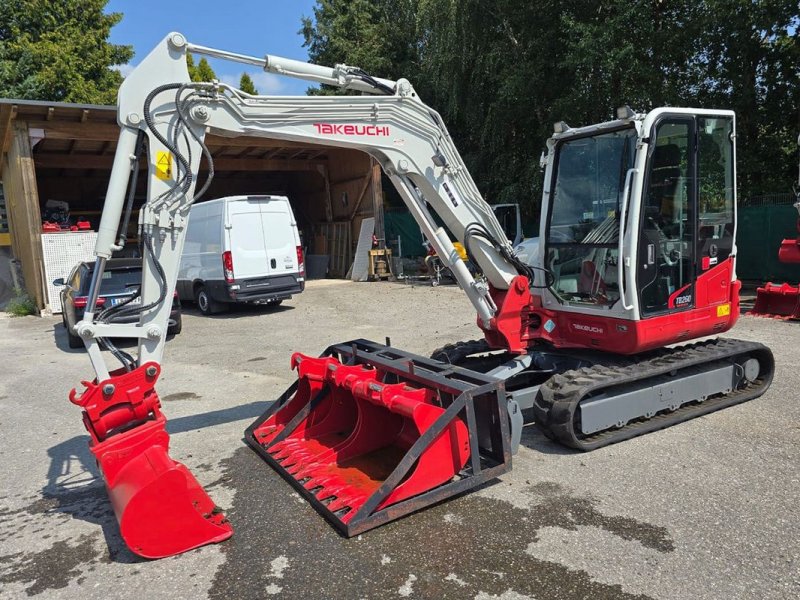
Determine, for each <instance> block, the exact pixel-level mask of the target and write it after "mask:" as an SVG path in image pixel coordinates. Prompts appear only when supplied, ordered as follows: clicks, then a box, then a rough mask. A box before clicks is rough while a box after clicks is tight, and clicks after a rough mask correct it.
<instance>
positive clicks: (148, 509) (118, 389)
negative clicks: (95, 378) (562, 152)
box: [69, 363, 233, 558]
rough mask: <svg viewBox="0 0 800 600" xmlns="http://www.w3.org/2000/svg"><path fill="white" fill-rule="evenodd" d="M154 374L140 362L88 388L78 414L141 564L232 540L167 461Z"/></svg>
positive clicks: (226, 526)
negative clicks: (134, 367) (81, 415)
mask: <svg viewBox="0 0 800 600" xmlns="http://www.w3.org/2000/svg"><path fill="white" fill-rule="evenodd" d="M159 372H160V369H159V367H158V365H157V364H155V363H145V364H144V365H142V366H140V367H139V368H137V369H134V370H132V371H130V372H127V371H125V370H124V369H121V370H118V371H115V372H113V373H112V374H111V377H110V378H109V379H107V380H105V381H102V382H99V383H98V382H91V383H90V382H87V381H84V382H83V385H84V386H85V388H86V389H85V390H84V392H83V393H82V394H81V395H78V394H77V392H76V390H74V389H73V390H72V391H71V392H70V396H69V399H70V401H71V402H72V403H73V404H76V405H78V406H80V407H81V408H83V422H84V425H85V426H86V430H87V431H88V432H89V434H90V436H91V438H92V440H91V442H90V444H89V447H90V450H91V451H92V454H93V455H94V456H95V458H96V459H97V464H98V465H99V467H100V470H101V472H102V473H103V478H104V480H105V483H106V488H107V490H108V495H109V498H110V500H111V504H112V506H113V507H114V513H115V515H116V517H117V521H118V522H119V524H120V533H121V534H122V538H123V539H124V540H125V543H126V544H127V545H128V547H129V548H130V549H131V550H132V551H133V552H135V553H136V554H138V555H139V556H143V557H145V558H163V557H165V556H172V555H174V554H180V553H181V552H186V551H187V550H192V549H193V548H197V547H199V546H203V545H205V544H210V543H214V542H221V541H223V540H226V539H228V538H229V537H231V535H233V529H232V528H231V526H230V523H228V521H227V519H226V518H225V515H224V514H223V513H222V511H221V510H220V509H219V508H218V507H217V506H216V505H215V504H214V501H213V500H211V498H210V497H209V496H208V494H206V492H205V491H204V490H203V488H202V487H201V486H200V484H199V483H198V482H197V480H196V479H195V478H194V476H193V475H192V474H191V472H190V471H189V470H188V469H187V468H186V467H185V466H184V465H182V464H181V463H179V462H177V461H174V460H172V459H171V458H170V457H169V454H168V451H169V435H168V434H167V431H166V429H165V425H166V417H164V415H163V414H162V413H161V404H160V402H159V399H158V395H157V394H156V392H155V389H154V387H155V383H156V380H157V379H158V375H159Z"/></svg>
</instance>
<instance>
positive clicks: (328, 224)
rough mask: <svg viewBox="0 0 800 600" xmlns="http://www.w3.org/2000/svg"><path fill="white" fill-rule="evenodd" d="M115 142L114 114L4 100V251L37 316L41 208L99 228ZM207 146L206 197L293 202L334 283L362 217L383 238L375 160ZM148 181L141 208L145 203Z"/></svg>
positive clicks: (0, 126)
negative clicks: (56, 205) (17, 267)
mask: <svg viewBox="0 0 800 600" xmlns="http://www.w3.org/2000/svg"><path fill="white" fill-rule="evenodd" d="M118 136H119V127H118V125H117V123H116V108H115V107H109V106H93V105H78V104H65V103H53V102H36V101H25V100H8V99H0V140H2V160H0V180H2V183H3V190H4V194H5V202H6V212H7V214H8V228H9V232H8V235H7V236H5V238H4V237H3V232H2V231H0V244H3V242H5V244H6V245H10V246H11V248H12V251H13V255H14V256H15V257H16V258H17V259H18V260H19V262H20V263H21V267H22V273H23V276H24V280H25V287H26V289H27V291H28V293H29V294H30V295H31V297H32V298H34V300H35V301H36V303H37V305H38V306H39V307H40V308H45V305H46V303H47V298H46V294H45V291H44V290H45V286H44V269H43V265H42V249H41V224H42V207H43V206H44V204H45V202H46V201H47V200H63V201H66V202H68V203H69V205H70V213H71V215H72V216H75V217H77V216H80V217H84V218H87V219H88V220H89V221H90V222H91V224H92V226H93V227H96V225H97V223H98V222H99V215H100V212H101V211H102V204H103V199H104V197H105V191H106V187H107V184H108V176H109V173H110V169H111V164H112V161H113V157H114V152H115V150H116V141H117V138H118ZM206 142H207V144H208V147H209V149H210V151H211V153H212V156H213V157H214V168H215V178H214V182H213V183H212V185H211V188H210V189H209V191H208V193H207V195H206V198H207V199H210V198H215V197H221V196H227V195H236V194H282V195H286V196H288V197H289V199H290V200H291V202H292V206H293V208H294V211H295V216H296V218H297V221H298V225H299V227H300V229H301V232H302V233H303V235H304V243H305V245H306V247H307V251H308V252H309V253H312V254H327V255H329V257H330V263H329V264H330V270H329V276H333V277H344V276H345V274H346V271H347V268H348V267H349V266H350V263H351V262H352V255H353V240H355V239H356V237H357V234H358V228H359V226H360V222H361V220H362V219H363V218H365V217H371V216H375V217H376V224H377V225H376V229H377V234H378V237H383V236H382V230H381V227H382V221H383V219H382V210H383V204H382V202H383V201H382V198H383V194H382V189H381V177H380V167H378V166H377V165H376V164H375V163H374V161H372V160H371V159H370V157H369V156H368V155H366V154H364V153H362V152H358V151H354V150H345V149H339V148H327V147H324V146H314V145H309V144H298V143H293V142H287V141H280V140H268V139H261V138H251V137H237V138H228V137H221V136H216V135H208V136H207V137H206ZM203 168H204V167H201V169H203ZM145 179H146V178H143V177H142V178H140V181H139V188H138V189H137V193H136V198H137V204H135V207H138V205H140V204H141V202H142V201H143V199H144V196H145V187H144V186H145ZM132 221H134V222H135V219H132Z"/></svg>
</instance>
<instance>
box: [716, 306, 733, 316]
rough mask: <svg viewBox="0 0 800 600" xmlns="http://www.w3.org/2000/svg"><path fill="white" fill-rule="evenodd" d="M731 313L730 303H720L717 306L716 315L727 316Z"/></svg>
mask: <svg viewBox="0 0 800 600" xmlns="http://www.w3.org/2000/svg"><path fill="white" fill-rule="evenodd" d="M729 314H731V305H730V304H720V305H719V306H718V307H717V316H718V317H727V316H728V315H729Z"/></svg>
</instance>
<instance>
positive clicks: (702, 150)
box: [637, 114, 735, 318]
mask: <svg viewBox="0 0 800 600" xmlns="http://www.w3.org/2000/svg"><path fill="white" fill-rule="evenodd" d="M732 138H733V118H732V117H728V116H720V117H717V116H705V115H685V114H676V115H669V114H667V115H664V116H662V117H661V118H659V119H658V121H656V123H655V124H654V125H653V130H652V132H651V135H650V150H649V158H648V163H647V172H646V178H645V181H644V188H643V193H642V208H641V212H640V235H639V247H638V252H637V283H638V288H639V289H638V291H639V302H640V311H641V314H642V317H643V318H646V317H650V316H656V315H663V314H670V313H678V312H682V311H686V310H689V309H692V308H696V307H698V306H706V305H708V304H709V303H714V302H722V301H724V299H725V298H724V296H725V294H727V289H726V288H725V286H720V285H718V286H717V287H718V288H720V290H719V292H720V294H722V296H721V297H720V298H716V297H714V298H712V297H710V296H709V290H710V289H711V287H707V286H702V287H701V289H698V286H697V281H698V278H700V277H702V276H703V275H704V274H705V273H707V272H709V271H710V270H711V269H713V268H714V266H716V265H718V264H720V263H722V262H723V261H725V260H726V259H727V258H728V257H729V256H730V255H731V254H732V252H733V235H734V223H735V220H734V216H735V215H734V202H735V181H734V150H733V139H732Z"/></svg>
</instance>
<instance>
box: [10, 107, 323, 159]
mask: <svg viewBox="0 0 800 600" xmlns="http://www.w3.org/2000/svg"><path fill="white" fill-rule="evenodd" d="M3 106H5V105H3ZM28 127H30V128H31V129H42V130H43V131H44V135H45V138H50V139H53V140H86V141H94V142H116V141H117V140H118V139H119V125H117V124H116V123H100V122H82V123H77V122H68V121H29V122H28ZM206 144H207V145H208V147H209V148H215V149H216V148H218V147H223V146H229V147H231V148H234V147H235V148H247V147H250V148H297V149H300V148H306V149H308V150H314V151H317V150H321V149H322V146H319V145H317V144H309V143H302V142H290V141H288V140H277V139H272V138H260V137H249V136H247V137H245V136H238V137H225V136H221V135H214V134H208V135H206ZM323 151H327V149H325V150H323Z"/></svg>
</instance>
